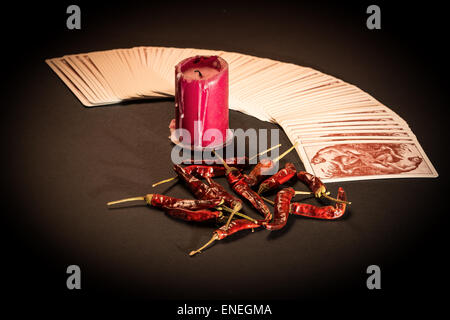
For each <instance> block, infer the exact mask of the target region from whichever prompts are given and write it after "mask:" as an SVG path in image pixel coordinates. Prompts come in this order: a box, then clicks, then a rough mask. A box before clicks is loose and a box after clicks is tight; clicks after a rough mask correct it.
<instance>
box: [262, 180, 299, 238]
mask: <svg viewBox="0 0 450 320" xmlns="http://www.w3.org/2000/svg"><path fill="white" fill-rule="evenodd" d="M294 196H295V190H294V189H292V188H284V189H282V190H281V191H279V192H278V193H277V196H276V198H275V211H274V214H273V221H272V222H270V223H266V224H264V226H265V228H266V229H268V230H271V231H273V230H279V229H281V228H283V227H284V226H285V225H286V223H287V220H288V217H289V211H290V204H291V200H292V198H293V197H294Z"/></svg>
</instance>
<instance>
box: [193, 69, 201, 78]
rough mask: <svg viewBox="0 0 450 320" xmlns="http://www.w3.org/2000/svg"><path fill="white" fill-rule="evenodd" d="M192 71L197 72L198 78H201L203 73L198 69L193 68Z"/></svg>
mask: <svg viewBox="0 0 450 320" xmlns="http://www.w3.org/2000/svg"><path fill="white" fill-rule="evenodd" d="M194 72H198V76H199V77H200V78H203V75H202V73H201V72H200V70H194Z"/></svg>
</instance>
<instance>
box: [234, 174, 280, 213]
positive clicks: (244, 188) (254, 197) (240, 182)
mask: <svg viewBox="0 0 450 320" xmlns="http://www.w3.org/2000/svg"><path fill="white" fill-rule="evenodd" d="M225 167H227V180H228V183H229V184H230V186H231V188H232V189H233V190H234V191H235V192H236V193H237V194H238V195H240V196H242V197H244V198H245V199H247V200H248V201H249V202H250V203H251V204H252V205H253V207H254V208H255V209H256V210H258V211H259V212H260V213H261V214H262V215H263V216H264V220H265V221H270V220H271V219H272V213H271V212H270V210H269V208H268V207H267V205H266V204H265V202H264V200H263V199H262V198H261V197H260V196H259V194H257V193H256V192H255V191H253V190H252V188H251V187H250V186H249V185H248V184H247V182H246V178H247V176H246V175H245V174H242V173H241V172H239V171H238V170H237V169H234V168H230V167H229V166H225Z"/></svg>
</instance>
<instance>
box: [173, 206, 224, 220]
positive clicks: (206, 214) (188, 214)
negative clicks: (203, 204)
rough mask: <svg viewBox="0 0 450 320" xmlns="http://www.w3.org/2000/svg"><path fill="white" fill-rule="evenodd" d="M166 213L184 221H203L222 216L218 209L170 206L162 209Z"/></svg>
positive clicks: (217, 218)
mask: <svg viewBox="0 0 450 320" xmlns="http://www.w3.org/2000/svg"><path fill="white" fill-rule="evenodd" d="M164 211H165V212H166V213H167V214H168V215H170V216H172V217H174V218H178V219H181V220H185V221H195V222H203V221H208V220H212V219H214V220H219V218H220V217H222V212H220V211H209V210H195V211H193V210H188V209H183V208H172V209H165V210H164Z"/></svg>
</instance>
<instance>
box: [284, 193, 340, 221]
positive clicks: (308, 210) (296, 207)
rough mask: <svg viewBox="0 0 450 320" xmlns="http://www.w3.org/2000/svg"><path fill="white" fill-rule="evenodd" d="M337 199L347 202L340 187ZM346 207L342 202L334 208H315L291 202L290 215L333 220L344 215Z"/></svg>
mask: <svg viewBox="0 0 450 320" xmlns="http://www.w3.org/2000/svg"><path fill="white" fill-rule="evenodd" d="M337 199H338V200H342V201H347V196H346V194H345V191H344V189H342V188H341V187H339V189H338V195H337ZM346 206H347V205H346V203H344V202H338V203H336V205H335V206H334V207H333V206H325V207H317V206H314V205H311V204H307V203H298V202H293V203H291V213H292V214H295V215H299V216H304V217H310V218H317V219H327V220H333V219H337V218H340V217H342V216H343V215H344V213H345V208H346Z"/></svg>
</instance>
